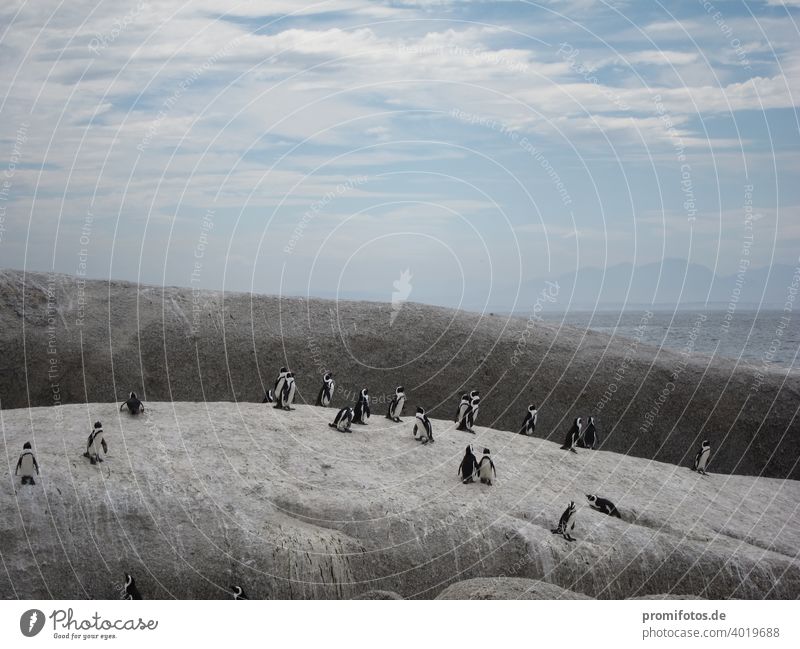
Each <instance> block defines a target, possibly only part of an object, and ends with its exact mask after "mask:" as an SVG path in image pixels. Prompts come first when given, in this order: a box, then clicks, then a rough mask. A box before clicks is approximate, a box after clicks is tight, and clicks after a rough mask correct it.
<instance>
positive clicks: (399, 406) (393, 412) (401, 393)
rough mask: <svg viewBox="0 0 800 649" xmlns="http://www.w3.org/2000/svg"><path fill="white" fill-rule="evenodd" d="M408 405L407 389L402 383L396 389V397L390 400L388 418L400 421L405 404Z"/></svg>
mask: <svg viewBox="0 0 800 649" xmlns="http://www.w3.org/2000/svg"><path fill="white" fill-rule="evenodd" d="M405 405H406V391H405V388H404V387H403V386H402V385H398V386H397V388H396V389H395V391H394V397H392V400H391V401H390V402H389V411H388V412H387V413H386V419H391V420H392V421H394V422H397V423H399V422H400V415H402V414H403V406H405Z"/></svg>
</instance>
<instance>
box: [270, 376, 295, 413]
mask: <svg viewBox="0 0 800 649" xmlns="http://www.w3.org/2000/svg"><path fill="white" fill-rule="evenodd" d="M296 391H297V384H296V383H295V382H294V374H293V373H292V372H286V376H285V377H284V379H283V389H282V390H281V391H280V393H278V400H277V401H276V402H275V407H276V408H282V409H283V410H294V408H292V404H293V403H294V395H295V392H296Z"/></svg>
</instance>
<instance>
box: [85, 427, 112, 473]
mask: <svg viewBox="0 0 800 649" xmlns="http://www.w3.org/2000/svg"><path fill="white" fill-rule="evenodd" d="M101 448H102V449H103V453H104V454H106V455H107V454H108V444H106V438H105V434H104V433H103V424H101V423H100V422H99V421H96V422H94V429H93V430H92V432H91V433H89V439H88V440H87V441H86V452H85V453H84V454H83V457H86V458H89V460H90V461H91V463H92V464H97V463H98V462H102V461H103V458H102V457H100V449H101Z"/></svg>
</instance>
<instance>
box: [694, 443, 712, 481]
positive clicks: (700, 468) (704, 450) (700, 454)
mask: <svg viewBox="0 0 800 649" xmlns="http://www.w3.org/2000/svg"><path fill="white" fill-rule="evenodd" d="M710 455H711V444H709V443H708V440H707V439H704V440H703V443H702V444H701V445H700V450H699V451H697V455H695V456H694V466H693V467H692V471H697V472H698V473H699V474H700V475H706V465H707V464H708V458H709V456H710Z"/></svg>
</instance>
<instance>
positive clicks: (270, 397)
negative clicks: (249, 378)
mask: <svg viewBox="0 0 800 649" xmlns="http://www.w3.org/2000/svg"><path fill="white" fill-rule="evenodd" d="M274 402H275V393H274V392H273V391H272V388H269V389H268V390H267V391H266V392H265V393H264V398H263V399H262V400H261V403H274Z"/></svg>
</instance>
